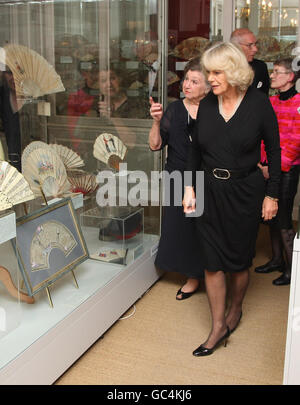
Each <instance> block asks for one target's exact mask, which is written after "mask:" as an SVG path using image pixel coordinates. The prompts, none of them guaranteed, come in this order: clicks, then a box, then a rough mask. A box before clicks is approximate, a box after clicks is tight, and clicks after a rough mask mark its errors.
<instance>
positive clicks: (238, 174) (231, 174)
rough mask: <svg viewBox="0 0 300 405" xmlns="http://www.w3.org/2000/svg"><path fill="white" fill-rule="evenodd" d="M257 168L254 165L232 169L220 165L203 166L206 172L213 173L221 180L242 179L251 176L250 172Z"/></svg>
mask: <svg viewBox="0 0 300 405" xmlns="http://www.w3.org/2000/svg"><path fill="white" fill-rule="evenodd" d="M257 168H258V167H257V166H253V167H251V168H250V169H242V170H231V169H223V168H219V167H215V168H212V167H208V166H203V170H204V172H205V173H208V174H212V175H213V176H214V177H215V178H216V179H220V180H229V179H242V178H243V177H247V176H249V174H251V173H253V172H255V170H257Z"/></svg>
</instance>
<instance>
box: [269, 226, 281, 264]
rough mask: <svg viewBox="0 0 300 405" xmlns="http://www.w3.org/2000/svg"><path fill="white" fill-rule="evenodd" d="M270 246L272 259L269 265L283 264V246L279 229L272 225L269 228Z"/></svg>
mask: <svg viewBox="0 0 300 405" xmlns="http://www.w3.org/2000/svg"><path fill="white" fill-rule="evenodd" d="M269 232H270V238H271V246H272V259H271V260H270V263H272V264H273V263H274V264H280V263H282V262H283V254H282V252H283V244H282V237H281V232H280V229H278V227H277V226H276V225H274V224H272V225H270V226H269Z"/></svg>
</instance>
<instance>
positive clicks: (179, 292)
mask: <svg viewBox="0 0 300 405" xmlns="http://www.w3.org/2000/svg"><path fill="white" fill-rule="evenodd" d="M197 290H198V288H196V290H194V291H191V292H184V291H181V288H180V289H179V290H178V291H177V294H176V299H177V301H182V300H186V299H187V298H190V297H191V296H192V295H193V294H195V292H197ZM179 295H181V298H179Z"/></svg>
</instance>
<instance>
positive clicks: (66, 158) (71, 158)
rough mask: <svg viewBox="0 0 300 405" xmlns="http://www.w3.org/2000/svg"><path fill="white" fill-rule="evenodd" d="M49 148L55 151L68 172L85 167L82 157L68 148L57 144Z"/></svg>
mask: <svg viewBox="0 0 300 405" xmlns="http://www.w3.org/2000/svg"><path fill="white" fill-rule="evenodd" d="M49 146H50V147H51V148H52V149H53V150H55V152H56V153H57V154H58V156H59V157H60V158H61V160H62V161H63V164H64V165H65V168H66V170H71V169H77V168H78V167H82V166H84V161H83V160H82V159H81V157H80V156H79V155H78V154H77V153H76V152H74V151H73V150H72V149H70V148H68V147H67V146H63V145H57V144H56V143H52V144H50V145H49Z"/></svg>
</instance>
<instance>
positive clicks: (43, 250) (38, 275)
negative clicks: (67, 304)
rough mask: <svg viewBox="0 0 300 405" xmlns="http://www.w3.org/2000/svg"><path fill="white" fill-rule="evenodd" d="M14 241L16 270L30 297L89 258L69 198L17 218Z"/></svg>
mask: <svg viewBox="0 0 300 405" xmlns="http://www.w3.org/2000/svg"><path fill="white" fill-rule="evenodd" d="M16 240H17V242H16V251H17V257H18V260H19V266H20V270H21V273H22V276H23V278H24V282H25V285H26V288H27V290H28V294H29V295H30V296H33V295H34V294H36V293H37V292H39V291H40V290H42V289H44V288H47V289H48V286H49V285H51V284H53V283H54V282H55V281H56V280H57V279H58V278H60V277H62V276H63V275H65V274H66V273H68V272H69V271H71V270H73V269H74V268H75V267H76V266H77V265H78V264H79V263H82V262H83V261H85V260H86V259H88V257H89V254H88V250H87V246H86V243H85V240H84V237H83V235H82V232H81V228H80V225H79V223H78V220H77V217H76V213H75V211H74V207H73V204H72V201H71V199H70V198H66V199H63V200H61V201H59V202H57V203H54V204H51V205H49V206H46V207H45V208H42V209H41V210H38V211H36V212H34V213H31V214H28V215H25V216H23V217H21V218H18V219H17V238H16ZM73 275H74V274H73Z"/></svg>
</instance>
